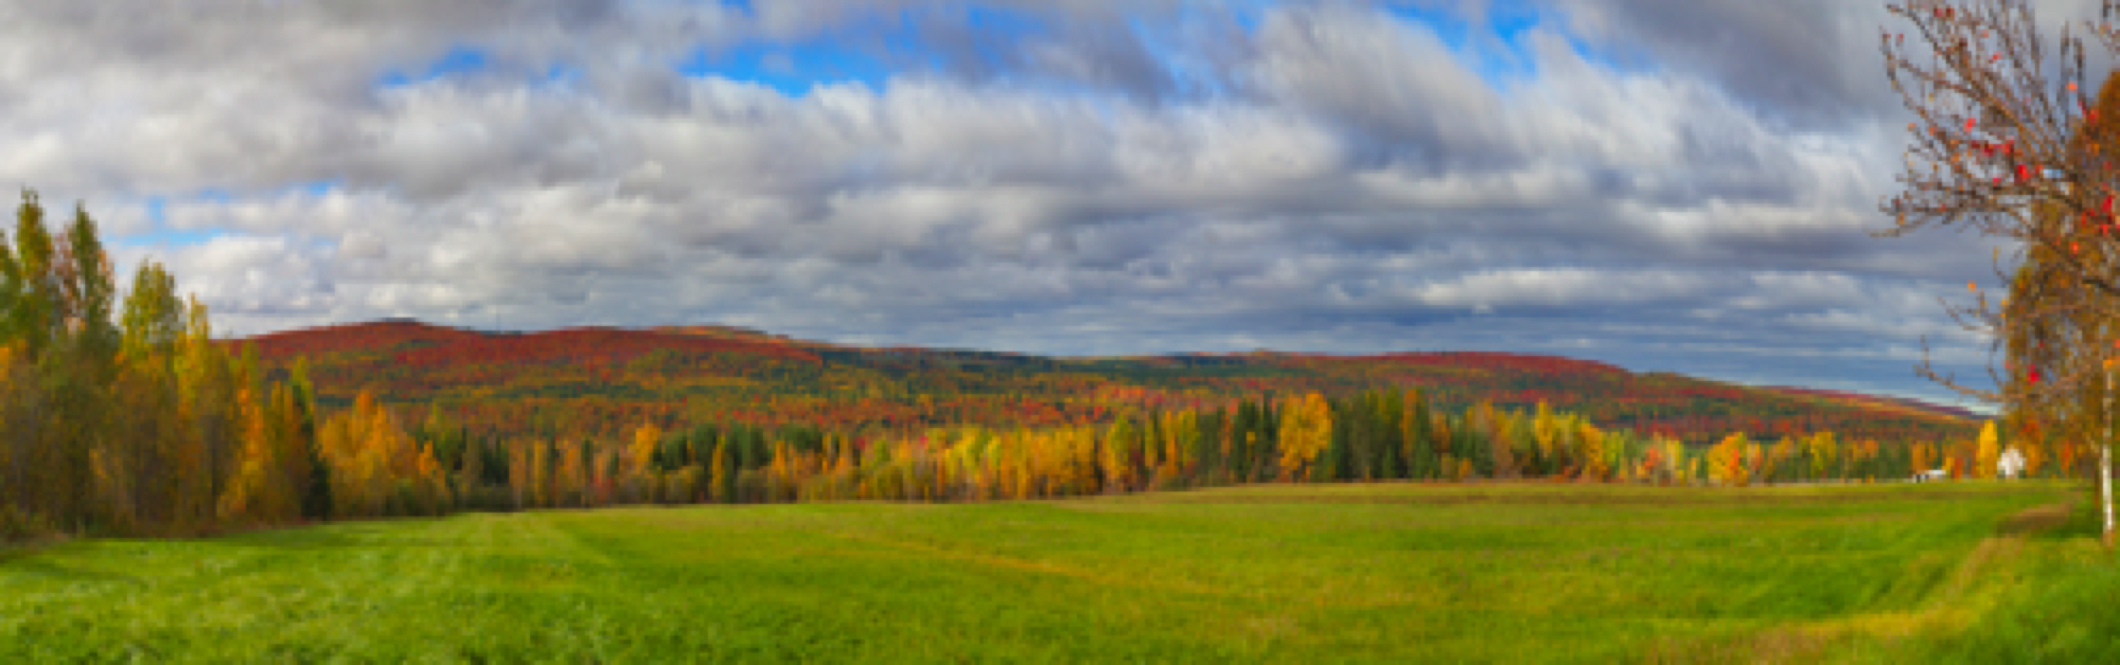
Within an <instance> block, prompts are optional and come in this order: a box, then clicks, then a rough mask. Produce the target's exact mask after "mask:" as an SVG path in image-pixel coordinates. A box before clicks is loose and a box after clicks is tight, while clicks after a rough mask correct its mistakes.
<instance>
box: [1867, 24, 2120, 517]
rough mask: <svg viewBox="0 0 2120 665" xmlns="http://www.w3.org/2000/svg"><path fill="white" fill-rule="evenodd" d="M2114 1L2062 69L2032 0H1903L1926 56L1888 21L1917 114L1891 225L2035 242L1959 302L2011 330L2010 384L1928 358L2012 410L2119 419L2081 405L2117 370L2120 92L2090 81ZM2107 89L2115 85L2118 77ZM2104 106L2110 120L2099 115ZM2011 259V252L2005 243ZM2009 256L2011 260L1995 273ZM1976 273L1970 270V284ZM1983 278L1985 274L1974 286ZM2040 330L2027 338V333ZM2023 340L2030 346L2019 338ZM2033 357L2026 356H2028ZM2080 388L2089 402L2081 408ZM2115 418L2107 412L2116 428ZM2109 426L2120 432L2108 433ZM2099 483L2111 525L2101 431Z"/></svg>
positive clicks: (2071, 47)
mask: <svg viewBox="0 0 2120 665" xmlns="http://www.w3.org/2000/svg"><path fill="white" fill-rule="evenodd" d="M2115 7H2116V3H2115V2H2114V0H2106V1H2105V3H2104V12H2103V14H2104V18H2105V19H2107V20H2106V21H2104V22H2099V23H2093V22H2090V21H2084V22H2082V23H2079V24H2074V25H2069V26H2065V27H2064V28H2063V31H2062V33H2061V35H2060V39H2059V42H2058V44H2059V48H2058V56H2059V57H2058V63H2057V64H2058V67H2057V68H2054V69H2049V67H2048V65H2047V62H2046V60H2045V58H2046V55H2047V50H2046V41H2045V39H2044V38H2043V36H2042V35H2041V34H2040V32H2039V30H2038V24H2037V23H2036V22H2035V21H2034V20H2033V16H2032V10H2031V7H2030V6H2029V5H2028V4H2027V3H2025V2H2023V1H2022V0H1980V1H1969V2H1963V3H1958V2H1940V1H1935V0H1925V1H1921V2H1914V3H1909V4H1894V5H1891V6H1890V11H1891V12H1892V13H1893V14H1896V15H1898V16H1900V17H1902V18H1904V19H1905V20H1906V21H1907V22H1909V23H1911V24H1912V27H1913V28H1914V30H1913V31H1912V32H1913V34H1914V36H1915V46H1914V48H1915V49H1925V50H1927V51H1928V55H1927V57H1926V58H1919V59H1917V58H1916V57H1914V56H1913V55H1911V52H1909V51H1908V50H1907V46H1906V40H1905V37H1906V33H1892V32H1889V31H1887V32H1884V33H1883V34H1880V35H1879V37H1880V41H1881V48H1882V50H1883V52H1884V55H1885V70H1886V75H1887V77H1888V78H1889V79H1890V81H1891V84H1892V87H1893V89H1894V90H1896V91H1897V92H1899V94H1900V96H1901V98H1902V99H1903V100H1904V101H1905V103H1906V106H1907V108H1908V109H1909V110H1911V111H1913V112H1914V114H1915V115H1916V116H1917V117H1918V121H1917V122H1914V123H1910V124H1909V125H1908V126H1907V129H1908V131H1909V132H1910V133H1911V134H1913V139H1914V145H1913V147H1912V148H1911V149H1910V150H1909V151H1908V158H1907V159H1906V166H1905V168H1906V171H1905V172H1904V174H1902V175H1901V176H1900V178H1899V180H1900V182H1902V183H1903V184H1904V185H1905V189H1906V191H1904V192H1902V193H1900V194H1899V195H1897V196H1894V197H1892V198H1891V199H1890V200H1889V201H1887V202H1886V203H1885V204H1884V205H1883V209H1884V211H1885V212H1886V213H1887V214H1891V215H1894V216H1895V217H1896V223H1895V224H1894V226H1893V228H1891V229H1887V230H1885V231H1882V232H1879V233H1878V234H1877V235H1880V236H1885V237H1893V236H1899V235H1903V234H1905V233H1908V232H1911V231H1914V230H1917V229H1920V228H1923V227H1926V226H1938V227H1949V226H1953V225H1965V226H1970V227H1972V228H1975V229H1977V230H1979V231H1980V232H1981V233H1982V235H1986V236H1990V237H2000V238H2007V239H2010V240H2015V241H2017V242H2019V243H2022V247H2023V249H2022V250H2020V252H2019V255H2018V256H2016V257H2013V258H2019V259H2020V260H2023V261H2024V264H2025V267H2020V269H2019V270H2018V271H2016V274H2015V276H2014V279H2010V280H2009V283H2010V284H2011V293H2010V297H2007V298H2004V299H2002V301H2001V302H2000V303H1999V306H1997V305H1991V304H1990V303H1989V302H1988V300H1987V299H1986V298H1985V297H1981V298H1979V299H1978V300H1977V302H1976V303H1975V305H1974V306H1971V307H1966V308H1950V311H1951V314H1952V316H1953V318H1954V319H1957V320H1958V321H1960V323H1961V324H1964V325H1966V327H1967V328H1968V329H1970V330H1977V331H1984V332H1988V333H1990V334H1991V335H1992V336H1993V338H1994V339H1995V340H1996V342H1995V343H1996V344H2004V343H2010V344H2011V345H2012V349H2011V352H2012V353H2011V354H2010V356H2009V358H2008V359H2007V360H2006V361H2005V364H2004V370H2005V371H2004V372H2003V373H2002V374H2000V375H1996V373H1995V372H1994V370H1993V369H1992V368H1990V370H1989V374H1990V375H1991V376H1993V377H1994V378H1995V382H1996V384H1997V386H1998V388H1997V390H1993V391H1987V390H1978V389H1975V388H1971V387H1968V386H1965V385H1962V384H1960V383H1958V382H1957V381H1955V379H1954V378H1953V377H1951V376H1948V375H1941V374H1939V373H1937V372H1936V371H1935V370H1934V368H1933V367H1932V366H1931V365H1930V363H1929V361H1928V359H1927V357H1926V349H1925V347H1926V345H1927V344H1926V340H1924V342H1923V346H1924V358H1923V361H1922V363H1921V365H1920V366H1919V368H1918V369H1917V371H1919V372H1920V373H1921V374H1922V375H1924V376H1927V377H1929V378H1930V379H1932V380H1935V381H1938V382H1939V383H1941V384H1943V385H1945V386H1947V387H1950V388H1952V389H1953V390H1955V391H1957V392H1959V393H1961V394H1965V395H1968V396H1971V397H1974V398H1977V399H1981V400H1983V401H1986V402H1990V403H1998V404H2002V405H2003V406H2004V408H2005V409H2006V410H2010V411H2016V410H2031V411H2035V412H2039V411H2044V412H2047V413H2049V414H2052V415H2055V416H2058V417H2060V418H2063V419H2065V420H2070V421H2076V422H2077V423H2078V426H2077V427H2075V428H2073V429H2078V430H2082V429H2086V428H2084V427H2083V426H2082V424H2085V423H2084V421H2106V422H2110V418H2109V417H2107V416H2106V415H2105V413H2106V412H2109V411H2110V410H2111V408H2112V407H2111V405H2110V404H2109V403H2106V404H2098V405H2096V406H2094V407H2090V408H2080V407H2083V406H2087V405H2083V404H2082V403H2081V400H2080V393H2081V391H2082V390H2083V389H2084V388H2086V387H2087V386H2090V385H2095V384H2099V383H2109V382H2110V381H2111V378H2112V377H2111V376H2110V373H2109V371H2108V363H2109V362H2110V361H2112V360H2114V359H2115V357H2116V356H2115V354H2116V351H2120V349H2116V348H2115V346H2120V340H2115V344H2114V345H2108V340H2114V333H2115V332H2116V331H2115V330H2113V329H2112V327H2111V326H2109V325H2107V324H2108V322H2112V321H2116V320H2120V270H2116V269H2115V268H2116V267H2120V266H2116V260H2120V237H2115V234H2114V233H2113V229H2114V226H2115V224H2116V222H2120V218H2116V216H2115V215H2116V212H2115V210H2114V200H2115V197H2116V195H2120V191H2116V190H2120V187H2116V185H2120V182H2116V181H2120V179H2116V178H2115V175H2116V172H2115V171H2114V168H2113V164H2112V158H2113V155H2112V152H2113V150H2114V147H2115V146H2114V145H2113V144H2112V142H2111V141H2110V140H2109V137H2111V136H2112V133H2111V128H2112V126H2113V122H2114V121H2115V120H2116V118H2115V115H2116V112H2115V110H2114V107H2113V106H2111V104H2114V103H2116V102H2120V99H2115V98H2113V97H2111V96H2109V94H2108V92H2107V91H2106V90H2101V91H2099V100H2098V101H2099V107H2098V108H2093V107H2092V106H2091V104H2090V98H2089V97H2088V94H2089V91H2088V90H2087V89H2086V87H2087V85H2088V83H2089V82H2088V81H2086V80H2085V77H2084V74H2085V68H2084V64H2083V61H2084V55H2085V50H2086V49H2085V46H2084V43H2083V40H2082V39H2081V38H2079V37H2077V34H2079V33H2078V31H2079V30H2080V31H2081V33H2082V34H2088V35H2091V36H2093V37H2095V38H2097V39H2098V40H2099V42H2100V43H2101V44H2102V46H2103V47H2104V49H2105V50H2106V51H2107V52H2108V53H2114V52H2120V32H2116V31H2115V30H2114V29H2113V27H2112V25H2111V23H2110V20H2109V19H2110V18H2111V16H2112V13H2113V11H2114V9H2115ZM2108 83H2109V85H2107V86H2105V88H2107V89H2108V90H2109V89H2111V88H2113V86H2112V85H2110V83H2111V79H2108ZM2101 120H2102V122H2101ZM1996 261H1997V263H1998V264H2000V263H2001V257H2000V255H1999V253H1998V255H1997V257H1996ZM2009 272H2011V271H2007V270H2001V269H1998V271H1997V273H1998V275H2000V274H2005V273H2009ZM1974 286H1975V285H1970V284H1969V285H1968V287H1969V288H1972V287H1974ZM1975 290H1977V289H1975ZM2026 344H2029V346H2025V345H2026ZM2021 352H2022V353H2021ZM2019 360H2022V361H2023V362H2018V361H2019ZM2071 402H2074V403H2075V406H2077V407H2079V408H2068V405H2069V403H2071ZM2104 429H2109V427H2104ZM2103 438H2105V439H2110V433H2109V432H2107V433H2106V436H2105V437H2103ZM2100 455H2101V460H2102V461H2101V463H2100V467H2101V468H2104V469H2106V471H2105V472H2102V473H2101V474H2100V483H2099V485H2100V487H2101V488H2102V491H2103V493H2104V497H2103V498H2102V499H2101V503H2103V504H2104V507H2105V513H2106V519H2105V532H2106V536H2107V539H2108V540H2110V539H2111V538H2112V534H2113V529H2114V525H2113V517H2112V512H2113V511H2112V504H2111V482H2110V478H2108V476H2109V475H2110V471H2109V469H2110V457H2111V451H2110V446H2109V445H2107V444H2106V443H2103V442H2101V444H2100Z"/></svg>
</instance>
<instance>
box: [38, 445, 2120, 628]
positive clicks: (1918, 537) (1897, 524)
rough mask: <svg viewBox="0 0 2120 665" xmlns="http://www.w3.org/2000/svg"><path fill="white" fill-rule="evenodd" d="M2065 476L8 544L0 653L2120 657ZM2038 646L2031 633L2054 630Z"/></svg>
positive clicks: (637, 515)
mask: <svg viewBox="0 0 2120 665" xmlns="http://www.w3.org/2000/svg"><path fill="white" fill-rule="evenodd" d="M2070 496H2073V495H2072V494H2071V493H2070V491H2069V490H2068V488H2066V487H2064V486H2061V485H2054V484H2010V485H2002V484H1942V485H1920V486H1914V485H1891V486H1840V487H1796V488H1772V489H1743V490H1723V489H1660V488H1642V487H1614V486H1590V485H1467V486H1416V485H1341V486H1267V487H1245V488H1226V489H1215V490H1202V491H1192V492H1177V493H1163V494H1148V495H1136V496H1128V497H1112V498H1101V499H1089V500H1078V501H1057V502H1026V503H999V504H974V505H898V504H872V503H862V504H834V505H775V506H739V507H686V508H636V509H613V510H600V511H592V512H568V511H558V512H539V513H527V514H512V515H485V514H479V515H465V516H459V517H453V518H448V519H439V520H402V521H387V522H361V523H346V524H333V525H328V526H320V527H311V528H299V529H287V530H280V531H271V532H258V533H249V534H242V535H236V536H230V537H223V538H217V539H210V540H197V541H129V540H94V541H85V542H72V543H66V544H61V545H54V546H47V547H43V548H39V549H37V550H34V551H19V550H18V551H15V552H10V553H6V554H0V557H4V558H0V662H10V663H13V662H39V661H77V660H98V661H105V660H126V659H131V658H134V657H140V658H144V659H145V660H148V661H212V662H223V661H253V660H262V661H317V660H329V659H345V660H349V661H360V662H365V661H379V662H398V661H422V662H454V661H471V662H477V661H487V662H518V661H565V662H690V661H742V662H749V661H768V662H772V661H874V662H996V661H1030V662H1095V663H1113V662H1233V661H1234V662H1250V661H1269V662H1364V661H1367V662H1409V661H1416V662H1430V661H1440V662H1482V661H1508V662H1523V661H1570V662H1583V661H1586V662H1610V661H1637V662H1638V661H1644V660H1667V661H1722V660H1744V661H1752V660H1759V659H1766V660H1802V661H1817V660H1824V661H1828V662H1832V661H1875V662H1902V661H1923V662H1935V661H1939V660H1940V661H1952V660H1963V661H1966V662H1993V661H1994V660H1995V659H1997V658H2001V659H2006V660H2032V659H2037V658H2041V657H2043V658H2046V659H2053V660H2057V661H2062V662H2073V661H2077V660H2078V659H2079V658H2085V657H2089V658H2099V657H2105V658H2112V657H2120V648H2116V647H2115V646H2114V645H2113V643H2112V641H2113V640H2116V639H2120V632H2115V631H2120V624H2116V623H2115V620H2114V619H2108V618H2100V617H2098V616H2093V615H2099V614H2103V615H2108V616H2109V615H2112V614H2113V613H2114V612H2115V611H2116V610H2120V575H2116V573H2115V568H2114V558H2113V557H2112V556H2111V555H2110V554H2108V553H2106V552H2104V550H2102V549H2100V548H2098V547H2097V546H2096V544H2095V542H2094V540H2093V539H2092V538H2090V537H2087V536H2086V535H2085V534H2086V533H2087V532H2088V529H2089V528H2090V527H2089V526H2088V519H2089V515H2088V513H2087V512H2085V511H2083V510H2078V511H2076V514H2074V515H2073V516H2072V515H2070V514H2069V513H2068V512H2067V511H2064V510H2056V509H2051V508H2049V509H2045V510H2042V509H2041V507H2042V506H2056V505H2057V504H2058V502H2061V501H2064V500H2066V499H2068V498H2069V497H2070ZM2028 649H2029V651H2028Z"/></svg>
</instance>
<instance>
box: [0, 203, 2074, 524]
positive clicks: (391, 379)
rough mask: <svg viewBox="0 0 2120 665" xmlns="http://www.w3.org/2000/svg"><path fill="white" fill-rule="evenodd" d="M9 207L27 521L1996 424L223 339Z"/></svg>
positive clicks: (1380, 458) (931, 481) (760, 494)
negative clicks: (120, 282) (121, 286)
mask: <svg viewBox="0 0 2120 665" xmlns="http://www.w3.org/2000/svg"><path fill="white" fill-rule="evenodd" d="M17 212H18V214H17V215H16V224H15V227H14V229H13V231H12V233H11V234H9V235H8V237H7V238H6V241H7V242H0V280H4V281H0V313H4V315H5V318H4V325H5V327H4V328H0V342H4V345H0V535H5V536H8V537H11V538H19V537H24V536H27V535H33V534H36V533H40V532H48V531H67V532H86V533H101V534H128V535H161V534H169V535H175V534H191V533H202V532H213V531H217V530H223V529H230V528H243V527H249V526H259V525H272V524H290V523H298V522H307V521H321V520H341V519H357V518H364V517H375V516H392V515H440V514H445V513H450V512H453V511H460V510H501V511H506V510H519V509H527V508H540V507H563V506H564V507H589V506H603V505H612V504H628V503H702V502H704V503H754V502H787V501H831V500H849V499H887V500H909V501H980V500H998V499H1023V498H1048V497H1064V496H1082V495H1093V494H1108V493H1125V492H1140V491H1153V490H1175V489H1183V488H1192V487H1204V486H1219V485H1231V484H1242V483H1268V482H1311V483H1322V482H1377V481H1417V482H1468V481H1480V480H1494V479H1527V480H1543V481H1556V482H1604V483H1641V484H1655V485H1746V484H1754V483H1785V482H1806V481H1874V480H1877V479H1896V478H1904V477H1906V476H1908V475H1910V474H1912V473H1914V472H1915V471H1916V470H1924V469H1930V468H1942V469H1946V470H1947V471H1948V472H1949V473H1951V474H1953V475H1954V476H1955V475H1967V476H1974V475H1981V474H1984V473H1990V472H1992V469H1993V468H1994V459H1995V456H1996V454H1997V453H1998V450H1999V449H2000V448H2001V447H2003V446H2007V445H2010V444H2011V442H2008V441H2001V440H1999V439H1998V434H1997V428H1995V427H1993V426H1992V425H1989V426H1988V427H1986V428H1983V427H1981V424H1980V423H1979V422H1978V421H1976V420H1974V419H1973V418H1971V417H1970V414H1967V413H1963V412H1958V411H1955V410H1952V409H1947V408H1941V407H1934V406H1929V405H1924V404H1919V403H1914V402H1909V401H1903V400H1894V399H1888V398H1877V397H1869V396H1863V395H1853V394H1843V393H1834V392H1829V391H1816V390H1803V389H1794V388H1757V387H1748V386H1737V385H1729V384H1722V383H1717V382H1712V381H1706V380H1701V379H1695V378H1690V377H1685V376H1679V375H1671V374H1634V373H1630V372H1628V371H1626V370H1623V369H1620V368H1617V367H1613V366H1610V365H1605V364H1601V363H1596V362H1589V361H1580V360H1571V359H1565V358H1554V357H1539V356H1521V355H1511V354H1497V353H1448V352H1438V353H1402V354H1387V355H1379V356H1364V357H1350V356H1324V355H1307V354H1288V353H1274V352H1265V351H1261V352H1255V353H1244V354H1220V355H1216V354H1192V355H1177V356H1162V357H1129V358H1055V357H1037V356H1025V355H1015V354H1006V353H992V352H980V351H958V350H936V349H923V348H860V347H849V346H840V345H833V344H828V343H822V342H810V341H802V340H793V339H788V338H783V337H776V336H771V335H767V334H764V333H760V332H756V331H749V330H744V329H738V328H728V327H714V326H695V327H668V328H658V329H651V330H621V329H608V328H580V329H566V330H556V331H546V332H533V333H496V332H479V331H471V330H461V329H455V328H447V327H440V326H433V325H427V324H422V323H418V322H413V321H404V320H392V321H381V322H374V323H364V324H354V325H343V326H333V327H327V328H319V329H309V330H295V331H287V332H280V333H273V334H268V335H262V336H258V337H254V338H248V339H230V338H224V337H218V336H216V335H215V332H214V330H213V329H212V327H211V325H210V323H209V319H208V312H207V311H206V308H205V307H204V306H203V305H201V304H200V303H198V302H197V301H196V300H186V299H182V298H180V297H179V295H178V293H177V290H176V279H175V276H173V275H171V274H169V273H168V272H166V271H165V270H164V269H163V268H162V267H161V266H159V265H157V264H154V263H152V262H150V263H147V264H145V265H143V266H142V267H141V268H140V269H139V270H138V272H137V273H136V274H135V275H133V276H132V279H131V283H130V285H129V287H128V288H127V289H125V290H124V291H122V292H121V291H120V290H118V289H117V287H116V280H115V279H114V275H113V274H112V273H113V269H112V267H111V264H110V260H109V259H108V258H107V255H106V253H105V251H104V249H103V247H102V245H101V241H100V240H99V238H98V235H97V230H96V224H95V221H94V220H93V219H92V218H91V217H90V216H89V215H88V213H87V212H86V210H85V209H77V210H76V211H75V213H74V215H73V217H72V219H71V220H68V221H67V222H65V223H63V224H59V223H55V222H54V221H52V220H49V219H48V216H49V215H48V213H47V211H46V209H45V208H44V207H43V205H42V203H41V202H40V201H39V200H38V199H37V198H36V196H35V194H33V193H32V194H26V195H25V198H24V201H23V202H22V204H21V205H20V207H19V209H18V211H17ZM54 227H56V228H57V229H58V230H57V231H56V232H55V231H53V230H52V229H53V228H54ZM2002 429H2005V430H2009V429H2010V428H2002ZM2011 431H2015V430H2011ZM2016 443H2017V444H2018V445H2019V446H2020V447H2022V448H2023V449H2025V451H2026V453H2027V455H2028V456H2029V458H2030V461H2031V467H2032V471H2033V473H2034V474H2038V475H2048V476H2055V475H2067V474H2073V473H2080V472H2081V471H2082V468H2081V467H2082V466H2083V465H2084V455H2083V451H2081V450H2079V449H2077V447H2076V446H2073V445H2068V444H2064V443H2063V442H2060V441H2056V440H2033V439H2027V440H2024V441H2020V442H2016Z"/></svg>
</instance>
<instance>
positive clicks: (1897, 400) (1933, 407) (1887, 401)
mask: <svg viewBox="0 0 2120 665" xmlns="http://www.w3.org/2000/svg"><path fill="white" fill-rule="evenodd" d="M1768 390H1774V391H1779V392H1784V393H1790V394H1796V395H1808V396H1812V397H1824V398H1827V399H1837V400H1847V401H1851V402H1857V403H1863V404H1875V405H1879V406H1897V407H1904V408H1910V409H1915V410H1918V411H1926V412H1929V413H1940V414H1944V415H1949V416H1959V417H1964V418H1980V417H1982V416H1981V415H1980V414H1977V413H1974V412H1973V411H1972V410H1971V409H1966V408H1963V407H1956V406H1944V405H1941V404H1930V403H1928V402H1923V401H1921V400H1914V399H1906V398H1904V397H1890V396H1885V395H1865V394H1862V393H1851V392H1842V391H1839V390H1820V389H1816V388H1792V387H1787V386H1772V387H1769V388H1768Z"/></svg>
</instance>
